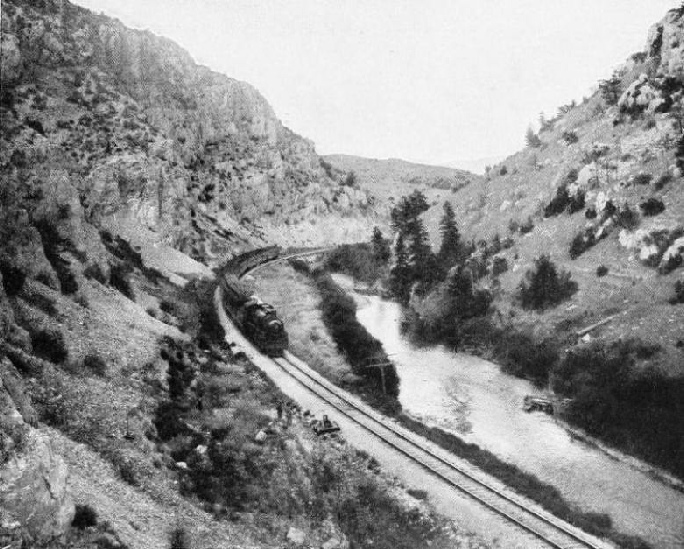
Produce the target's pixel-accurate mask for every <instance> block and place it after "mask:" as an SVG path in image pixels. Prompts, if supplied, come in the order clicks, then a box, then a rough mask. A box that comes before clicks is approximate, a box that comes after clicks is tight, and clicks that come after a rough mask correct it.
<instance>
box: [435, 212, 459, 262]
mask: <svg viewBox="0 0 684 549" xmlns="http://www.w3.org/2000/svg"><path fill="white" fill-rule="evenodd" d="M439 231H440V232H441V233H442V245H441V247H440V249H439V259H440V261H441V262H442V263H443V264H445V265H452V264H454V263H456V261H457V260H458V258H459V255H460V252H461V234H460V233H459V232H458V227H457V226H456V214H455V213H454V208H453V207H452V206H451V203H450V202H448V201H446V202H444V215H443V216H442V219H441V221H440V222H439Z"/></svg>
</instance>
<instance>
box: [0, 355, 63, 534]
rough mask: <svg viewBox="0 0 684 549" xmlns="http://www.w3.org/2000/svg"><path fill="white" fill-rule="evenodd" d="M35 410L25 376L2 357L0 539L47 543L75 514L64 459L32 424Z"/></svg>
mask: <svg viewBox="0 0 684 549" xmlns="http://www.w3.org/2000/svg"><path fill="white" fill-rule="evenodd" d="M35 425H36V414H35V411H34V410H33V408H32V406H31V402H30V401H29V399H28V398H27V397H26V391H25V388H24V386H23V381H22V378H21V376H20V375H19V373H18V372H17V370H16V368H15V367H14V366H13V365H12V363H11V362H10V361H9V360H8V359H7V358H2V359H1V360H0V457H1V460H0V539H3V537H4V538H6V539H7V540H10V541H13V540H14V538H24V539H25V540H28V542H29V544H30V543H35V544H45V543H49V542H50V541H52V540H58V539H59V538H60V537H62V536H63V535H64V533H65V532H66V530H67V529H68V527H69V525H70V524H71V520H72V518H73V514H74V505H73V502H72V500H71V497H70V495H69V492H68V472H67V467H66V464H65V463H64V461H63V460H62V459H61V458H60V457H59V456H57V455H56V454H55V453H54V451H53V450H52V447H51V443H50V439H49V437H48V436H47V435H45V434H43V433H41V432H40V431H39V430H37V429H34V428H33V426H35Z"/></svg>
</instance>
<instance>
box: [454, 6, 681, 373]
mask: <svg viewBox="0 0 684 549" xmlns="http://www.w3.org/2000/svg"><path fill="white" fill-rule="evenodd" d="M683 71H684V15H683V11H682V10H681V9H677V10H672V11H670V12H669V13H668V14H667V16H666V17H665V18H664V19H663V21H661V22H660V23H658V24H656V25H654V26H653V27H652V28H651V30H650V31H649V35H648V42H647V44H646V48H645V50H644V51H643V52H638V53H636V54H634V55H633V56H632V57H631V58H630V59H629V60H628V61H627V62H626V63H625V64H624V66H622V67H621V68H620V69H619V70H618V71H616V73H615V74H614V75H613V77H612V78H608V79H607V82H604V83H602V84H601V89H600V90H599V91H597V92H596V93H595V94H594V95H592V96H591V97H590V98H587V99H585V100H584V101H583V102H582V103H581V104H579V105H574V104H571V105H567V106H564V107H560V108H559V113H558V115H557V116H556V117H555V118H554V119H552V120H548V121H544V124H543V126H542V128H541V130H540V131H539V133H538V135H532V136H531V137H532V139H531V140H530V141H531V143H530V146H528V147H526V148H525V149H524V150H522V151H520V152H518V153H516V154H514V155H513V156H510V157H509V158H507V159H505V160H504V161H503V162H501V163H500V164H498V165H497V166H494V167H493V168H492V169H491V170H490V171H489V173H488V175H487V178H486V180H485V181H482V182H478V183H476V184H471V185H469V186H466V187H464V188H463V189H461V190H459V191H458V192H457V193H456V194H454V195H453V196H452V197H451V201H452V203H453V205H454V208H455V210H456V218H457V220H458V225H459V228H460V230H461V232H462V233H463V235H464V236H465V237H466V238H468V239H471V238H472V239H474V240H475V241H479V240H481V239H485V240H491V239H492V237H493V236H494V235H495V234H498V235H500V237H501V238H502V239H504V238H506V237H510V238H512V239H513V246H512V247H511V248H509V249H507V250H503V251H502V252H501V255H502V256H503V257H504V258H505V259H506V260H507V264H508V271H507V272H505V273H503V274H502V275H501V276H500V291H499V293H498V297H497V303H498V307H499V308H500V310H501V311H502V313H503V314H504V317H505V318H508V319H510V320H511V321H512V322H514V323H516V324H518V325H524V326H527V327H529V328H531V329H533V330H534V331H535V332H536V333H538V334H540V335H544V334H550V333H554V332H555V333H558V332H559V331H560V332H561V333H569V334H570V333H574V331H575V330H579V329H581V328H584V327H586V326H590V325H591V324H593V323H595V322H598V321H601V320H603V319H605V318H607V317H612V320H611V321H610V322H608V323H607V324H605V325H603V326H602V327H600V328H597V329H596V330H594V331H592V332H591V334H590V337H600V338H605V339H609V340H612V339H619V338H628V337H630V336H639V337H641V338H643V339H645V340H647V341H650V342H652V343H654V344H658V345H661V346H662V349H663V352H662V353H660V354H659V355H658V359H657V362H659V363H660V364H661V365H664V366H665V367H666V368H667V369H668V371H671V372H678V373H682V372H684V354H683V353H682V345H683V344H682V339H684V333H683V332H682V326H684V307H682V306H681V305H671V304H669V303H668V301H669V299H670V298H671V297H673V296H674V293H675V292H674V286H675V282H676V281H677V280H681V279H682V278H683V276H684V273H683V271H682V267H681V256H682V253H683V252H684V240H682V238H681V237H682V236H683V235H684V180H683V179H682V170H681V167H680V163H681V157H680V156H679V155H680V154H682V148H681V142H682V126H681V121H682V112H684V111H683V109H684V104H683V103H682V92H683V90H684V72H683ZM678 147H679V148H678ZM554 198H556V201H555V202H553V204H552V201H553V200H554ZM575 199H576V200H575ZM649 201H650V203H651V205H652V206H653V208H649V207H648V206H647V203H648V202H649ZM661 201H662V205H660V202H661ZM571 203H573V204H574V205H571ZM642 204H643V205H644V206H643V207H642ZM663 208H664V209H663ZM571 211H573V212H574V213H570V212H571ZM528 231H529V232H528ZM577 235H580V236H579V237H578V236H577ZM573 240H574V241H575V246H574V249H573V254H572V256H571V253H570V250H571V244H572V243H573ZM543 253H544V254H550V256H551V259H552V260H553V261H554V262H555V263H556V264H557V265H558V267H559V268H562V269H564V270H567V271H569V272H570V273H571V274H572V279H574V280H576V281H577V282H578V283H579V291H578V293H577V294H575V296H574V297H573V298H572V299H571V300H570V301H569V302H567V303H566V304H563V305H561V306H559V307H556V308H552V309H550V310H549V309H547V310H546V311H544V312H541V313H536V312H535V313H527V312H524V311H521V310H520V309H518V308H517V307H516V295H517V289H518V285H519V284H520V282H521V280H522V279H523V275H524V273H525V272H526V271H527V270H528V269H529V268H531V267H532V266H533V260H534V259H535V258H537V257H539V256H540V255H541V254H543ZM573 257H574V258H573ZM600 266H605V267H606V268H607V269H608V270H607V274H606V275H605V276H601V277H599V276H597V268H598V267H600ZM490 283H491V281H490ZM509 311H513V312H512V313H510V314H511V315H515V318H513V316H509Z"/></svg>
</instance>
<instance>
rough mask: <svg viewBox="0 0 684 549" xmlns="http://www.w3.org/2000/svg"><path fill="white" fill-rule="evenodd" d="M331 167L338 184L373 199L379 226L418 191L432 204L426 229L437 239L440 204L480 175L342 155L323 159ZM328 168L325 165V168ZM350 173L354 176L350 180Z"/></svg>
mask: <svg viewBox="0 0 684 549" xmlns="http://www.w3.org/2000/svg"><path fill="white" fill-rule="evenodd" d="M322 158H323V159H324V161H325V162H326V163H327V164H328V165H329V166H330V168H329V171H330V173H331V174H332V175H333V176H334V177H336V178H337V179H338V180H340V181H347V182H348V183H349V184H354V185H356V186H358V187H359V188H360V189H361V190H362V191H365V192H368V193H369V194H371V195H372V196H373V197H374V199H375V204H376V208H377V209H378V210H379V212H380V213H381V214H384V215H383V216H381V217H380V218H379V219H378V224H379V225H380V226H383V225H386V224H387V223H388V221H389V215H388V212H389V210H390V209H391V208H392V207H393V206H394V204H395V203H396V201H398V200H399V199H400V198H401V197H402V196H405V195H408V194H410V193H412V192H413V191H415V190H420V191H421V192H422V193H423V194H424V195H425V196H426V197H427V199H428V202H429V204H430V205H431V208H430V210H429V211H428V212H427V213H426V220H427V224H428V229H429V230H430V232H431V234H432V235H433V236H434V237H435V238H436V237H437V235H438V230H437V224H438V219H439V215H440V214H441V211H442V202H443V201H444V200H451V199H452V197H453V193H455V192H457V191H458V190H459V189H462V188H464V187H466V186H468V185H471V184H474V185H476V184H478V183H481V182H482V181H483V180H484V178H483V177H482V176H479V175H475V174H473V173H470V172H467V171H465V170H459V169H454V168H446V167H444V166H431V165H428V164H416V163H413V162H406V161H405V160H399V159H396V158H390V159H388V160H378V159H375V158H364V157H361V156H351V155H345V154H334V155H326V156H323V157H322ZM326 167H327V166H326ZM349 174H353V176H352V178H351V179H348V178H349Z"/></svg>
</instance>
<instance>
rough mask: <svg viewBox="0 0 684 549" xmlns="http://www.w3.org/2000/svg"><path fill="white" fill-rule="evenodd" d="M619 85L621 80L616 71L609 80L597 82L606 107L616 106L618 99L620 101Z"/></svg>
mask: <svg viewBox="0 0 684 549" xmlns="http://www.w3.org/2000/svg"><path fill="white" fill-rule="evenodd" d="M621 85H622V78H620V74H619V73H618V72H617V71H616V72H614V73H613V76H611V77H610V78H608V79H606V80H601V81H600V82H599V91H600V92H601V97H602V98H603V100H604V101H605V102H606V105H609V106H610V105H617V102H618V99H620V87H621Z"/></svg>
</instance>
